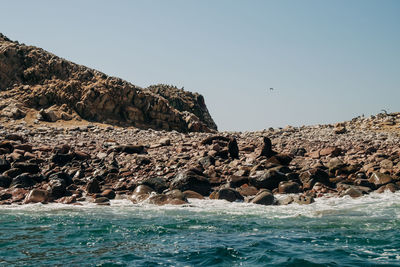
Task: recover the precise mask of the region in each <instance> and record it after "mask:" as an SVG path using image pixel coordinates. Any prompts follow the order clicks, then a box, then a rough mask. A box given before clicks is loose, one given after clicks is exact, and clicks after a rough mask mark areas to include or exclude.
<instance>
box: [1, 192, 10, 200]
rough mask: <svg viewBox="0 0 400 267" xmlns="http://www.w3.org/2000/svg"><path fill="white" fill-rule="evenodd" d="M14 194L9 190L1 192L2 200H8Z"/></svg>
mask: <svg viewBox="0 0 400 267" xmlns="http://www.w3.org/2000/svg"><path fill="white" fill-rule="evenodd" d="M12 196H13V195H12V194H10V193H8V192H4V191H3V192H0V200H7V199H10V198H12Z"/></svg>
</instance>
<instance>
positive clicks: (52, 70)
mask: <svg viewBox="0 0 400 267" xmlns="http://www.w3.org/2000/svg"><path fill="white" fill-rule="evenodd" d="M0 97H2V98H5V99H15V100H18V101H20V102H22V103H23V104H24V105H25V106H26V107H29V108H35V109H41V108H43V109H47V108H48V107H50V106H53V105H56V106H58V107H60V106H62V105H66V107H67V109H68V110H69V113H68V112H63V111H62V110H61V111H60V112H58V111H55V110H51V111H50V112H47V114H49V116H48V121H55V120H58V119H64V120H68V119H71V118H72V117H73V116H74V115H75V113H77V114H78V115H79V116H80V117H82V118H84V119H87V120H93V121H99V122H108V123H113V124H121V125H131V126H136V127H139V128H153V129H162V130H177V131H181V132H187V131H198V132H209V131H212V130H217V126H216V125H215V123H214V121H213V119H212V118H211V116H210V114H209V112H208V110H207V107H206V105H205V102H204V98H203V97H202V96H201V95H199V94H197V93H190V92H187V91H184V90H182V89H178V88H176V87H173V86H167V85H155V86H150V87H149V88H147V89H142V88H140V87H137V86H135V85H133V84H131V83H128V82H126V81H124V80H122V79H119V78H114V77H109V76H107V75H105V74H104V73H101V72H99V71H96V70H93V69H89V68H87V67H84V66H80V65H77V64H74V63H72V62H69V61H67V60H64V59H62V58H59V57H57V56H55V55H53V54H51V53H49V52H47V51H44V50H43V49H40V48H36V47H33V46H26V45H23V44H19V43H18V42H12V41H11V40H9V39H8V38H6V37H4V36H3V35H1V34H0ZM43 115H44V116H45V117H46V114H45V113H43ZM7 116H13V117H20V116H24V114H23V112H22V111H21V112H20V111H19V110H16V109H15V110H10V112H8V113H7Z"/></svg>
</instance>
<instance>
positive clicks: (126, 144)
mask: <svg viewBox="0 0 400 267" xmlns="http://www.w3.org/2000/svg"><path fill="white" fill-rule="evenodd" d="M1 120H2V119H1V118H0V121H1ZM81 123H82V124H81V125H80V126H79V127H77V126H73V125H67V124H66V123H59V122H57V123H43V122H39V123H38V124H29V123H27V122H26V121H24V120H14V119H10V120H9V121H8V122H7V121H4V119H3V121H1V124H0V204H13V203H14V204H21V203H36V202H42V203H47V202H53V201H55V202H60V203H65V204H77V205H79V204H80V203H81V202H83V201H91V202H95V203H98V204H100V205H109V204H110V199H114V198H129V199H131V200H132V202H133V203H138V202H143V201H145V202H148V203H152V204H158V205H162V204H183V205H186V204H188V203H190V199H191V198H212V199H222V200H227V201H246V202H251V203H254V204H262V205H284V204H290V203H293V202H296V203H299V204H310V203H312V202H313V201H314V199H315V198H317V197H332V196H334V197H361V196H362V195H364V194H368V193H371V192H377V193H380V192H384V191H391V192H395V191H397V190H399V189H400V147H399V144H400V113H392V114H378V115H377V116H371V117H368V118H364V117H358V118H355V119H353V120H351V121H347V122H343V123H338V124H336V125H316V126H303V127H290V126H288V127H286V128H283V129H272V128H271V129H268V130H263V131H259V132H222V133H219V134H215V133H196V132H192V133H179V132H176V131H172V132H168V131H154V130H141V129H138V128H134V127H115V126H107V125H101V124H91V123H90V124H85V122H81Z"/></svg>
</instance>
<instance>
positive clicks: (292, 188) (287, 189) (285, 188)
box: [278, 181, 301, 194]
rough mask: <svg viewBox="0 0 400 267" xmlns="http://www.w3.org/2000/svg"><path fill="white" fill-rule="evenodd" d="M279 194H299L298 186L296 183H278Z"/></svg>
mask: <svg viewBox="0 0 400 267" xmlns="http://www.w3.org/2000/svg"><path fill="white" fill-rule="evenodd" d="M278 192H279V193H280V194H290V193H300V192H301V190H300V185H299V184H298V183H296V182H290V181H289V182H280V183H279V187H278Z"/></svg>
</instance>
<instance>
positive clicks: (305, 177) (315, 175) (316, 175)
mask: <svg viewBox="0 0 400 267" xmlns="http://www.w3.org/2000/svg"><path fill="white" fill-rule="evenodd" d="M299 178H300V181H301V182H302V183H303V189H311V188H312V187H313V186H314V184H315V183H317V182H319V183H321V184H324V185H329V184H330V181H329V174H328V173H327V172H326V171H324V170H322V169H320V168H313V169H310V170H308V171H305V172H302V173H300V176H299Z"/></svg>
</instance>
